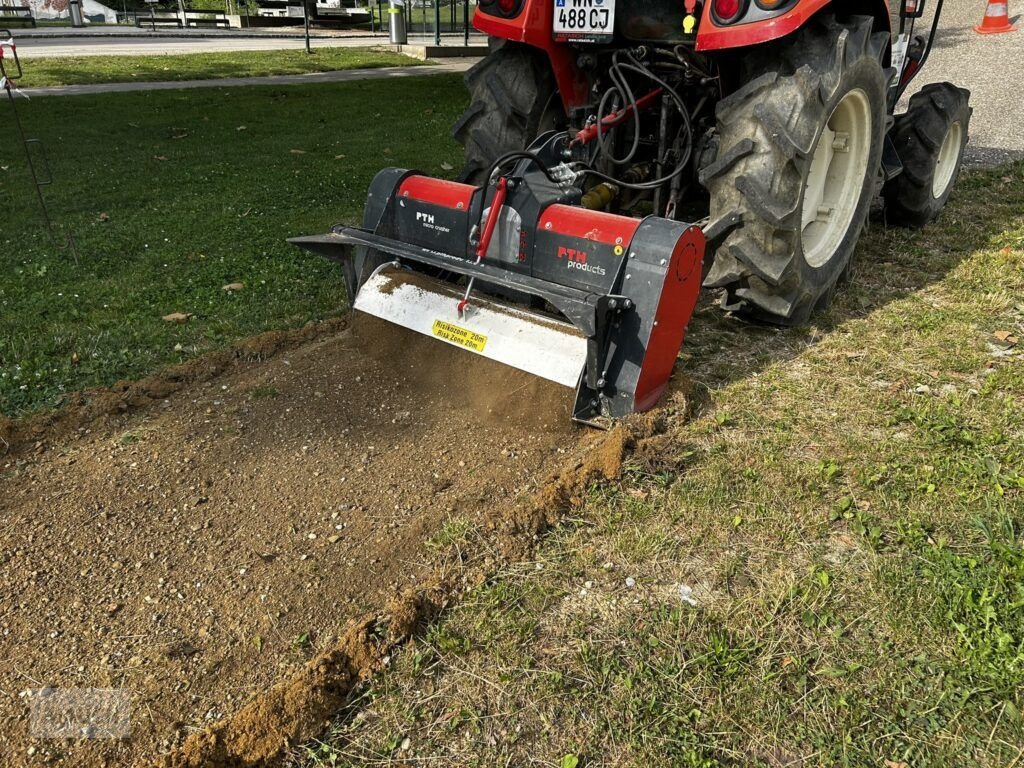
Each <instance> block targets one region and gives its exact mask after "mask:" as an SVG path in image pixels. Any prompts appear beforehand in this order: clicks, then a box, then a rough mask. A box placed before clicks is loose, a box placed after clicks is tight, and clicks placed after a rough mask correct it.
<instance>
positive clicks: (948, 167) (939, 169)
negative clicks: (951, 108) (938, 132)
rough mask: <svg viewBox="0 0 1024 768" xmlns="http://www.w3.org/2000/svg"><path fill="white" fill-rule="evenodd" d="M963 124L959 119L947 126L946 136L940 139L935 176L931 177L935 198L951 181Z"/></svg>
mask: <svg viewBox="0 0 1024 768" xmlns="http://www.w3.org/2000/svg"><path fill="white" fill-rule="evenodd" d="M963 130H964V129H963V126H961V125H960V123H959V121H958V122H955V123H953V124H952V125H951V126H949V130H948V131H947V132H946V138H945V139H943V141H942V147H941V148H940V149H939V156H938V157H937V158H936V160H935V176H934V178H933V179H932V197H934V198H935V199H936V200H938V199H939V198H941V197H942V196H943V195H944V194H946V190H948V189H949V185H950V184H952V183H953V174H954V172H955V171H956V165H957V161H958V160H959V159H960V147H961V146H962V144H963Z"/></svg>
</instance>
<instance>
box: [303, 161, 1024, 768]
mask: <svg viewBox="0 0 1024 768" xmlns="http://www.w3.org/2000/svg"><path fill="white" fill-rule="evenodd" d="M857 258H858V261H857V268H856V270H855V274H854V276H853V282H852V284H851V285H850V286H848V287H847V288H846V289H845V290H844V291H843V292H841V293H840V294H839V295H838V296H837V301H836V304H835V305H834V307H833V308H832V309H831V310H830V311H829V312H828V313H826V314H825V315H824V316H822V317H821V318H819V320H818V322H817V324H816V325H815V326H814V327H812V328H805V329H794V330H789V331H776V330H770V329H757V328H750V327H748V326H744V325H742V324H739V323H737V322H734V321H731V320H729V319H728V318H726V317H724V316H723V315H722V314H721V313H720V312H719V311H718V310H717V309H714V308H710V307H709V308H708V309H707V310H705V311H702V312H701V313H700V314H699V315H698V316H697V318H696V320H695V322H694V324H693V325H692V326H691V329H690V332H689V334H688V338H687V347H686V353H687V361H688V362H687V373H688V375H689V376H690V377H692V379H694V380H695V381H696V382H698V392H699V397H698V406H699V408H698V411H699V413H698V416H697V417H696V418H694V419H692V420H690V421H689V422H688V423H683V422H682V420H676V421H672V422H671V426H670V429H669V433H668V435H667V437H666V438H665V439H664V441H663V442H662V443H661V445H660V450H659V451H658V453H657V455H656V456H651V455H650V454H644V457H643V459H642V460H641V459H640V458H637V459H636V460H635V461H634V463H632V464H630V465H629V466H628V467H627V472H626V476H625V478H624V480H623V482H622V483H621V484H617V485H614V486H610V487H603V488H594V489H593V490H592V492H591V493H590V495H589V497H588V499H587V501H586V503H585V505H584V507H583V509H582V510H580V511H579V512H578V513H577V514H574V515H573V522H572V523H570V524H566V525H564V526H563V527H562V528H560V529H558V530H556V531H555V532H553V533H552V534H551V535H550V536H549V537H548V538H547V540H546V541H545V542H544V543H543V544H542V545H541V548H540V550H539V552H538V553H537V556H536V562H532V563H524V564H521V565H517V566H513V567H509V568H506V569H505V570H504V571H502V572H500V573H499V574H497V575H496V576H495V577H494V578H493V579H492V580H491V581H489V582H488V583H486V584H484V585H482V586H480V587H477V588H476V589H474V590H473V591H472V592H471V593H470V594H469V595H468V597H466V598H465V599H464V600H463V601H462V602H461V603H460V604H459V605H458V606H457V607H455V608H454V609H453V610H452V611H451V612H450V613H449V615H448V616H447V618H445V619H444V620H442V621H441V622H440V623H437V624H435V625H434V626H432V627H431V628H430V629H429V631H428V632H427V633H426V636H425V638H424V639H423V640H422V641H421V642H418V643H416V644H415V645H413V646H411V647H409V648H408V649H406V650H405V651H403V652H402V653H400V654H398V656H397V657H396V658H395V661H394V663H393V666H392V667H391V668H390V669H389V670H388V671H387V672H386V673H384V674H383V675H382V676H381V677H380V678H378V679H377V680H376V681H375V682H374V684H373V685H372V686H371V687H370V688H369V689H368V690H367V691H366V692H365V693H364V694H363V696H362V698H361V699H360V700H359V701H358V702H357V703H356V706H354V707H353V708H352V709H351V710H350V711H348V712H346V713H343V714H342V715H341V716H340V717H339V719H338V720H337V722H336V723H335V725H334V726H333V727H332V728H331V729H330V730H329V731H328V732H327V733H326V734H324V735H323V737H322V740H321V741H319V742H314V743H311V744H308V745H306V747H305V748H302V749H298V750H296V752H295V754H294V756H293V763H294V764H295V765H303V766H326V765H341V766H368V765H375V766H379V765H396V766H397V765H412V764H437V765H465V766H494V765H543V766H562V765H565V766H568V765H578V766H582V767H584V768H596V767H597V766H647V765H651V766H653V765H659V766H661V765H665V766H669V765H670V766H700V767H707V768H710V767H711V766H744V767H745V766H766V767H767V766H783V765H808V766H828V767H829V768H832V767H833V766H851V767H853V766H856V767H857V768H860V767H861V766H875V767H877V768H901V767H905V766H910V767H912V768H924V767H932V766H949V767H950V768H959V767H960V766H980V767H983V768H988V767H993V768H994V767H995V766H999V767H1000V768H1007V767H1008V766H1012V765H1020V764H1021V760H1022V759H1024V726H1022V721H1021V708H1022V706H1024V365H1021V352H1020V351H1019V350H1020V348H1019V347H1017V348H1014V349H1012V350H1009V353H1008V351H1007V350H1006V349H1005V348H1004V345H1003V344H1001V343H999V341H998V338H997V337H994V336H993V334H994V333H996V332H1002V331H1007V332H1011V333H1013V334H1014V335H1015V336H1017V337H1018V338H1020V339H1024V166H1021V165H1017V166H1014V167H1010V168H1006V169H1001V170H997V171H994V172H990V173H988V172H986V173H982V172H975V173H972V174H970V175H969V176H967V177H965V178H963V179H962V180H961V182H960V185H959V187H958V191H957V193H956V195H955V197H954V199H953V200H952V202H951V204H950V208H949V210H947V212H946V213H945V215H944V216H943V218H942V219H941V220H940V222H939V223H938V224H937V225H934V226H932V227H930V228H928V229H927V230H925V231H923V232H914V231H902V230H897V229H890V230H886V229H885V228H884V227H883V226H881V225H880V224H878V223H876V224H875V225H874V226H873V228H872V230H871V232H870V233H869V235H868V236H867V237H866V239H865V241H864V242H863V244H862V246H861V247H860V248H859V251H858V255H857ZM681 405H682V404H681V403H679V402H675V403H674V404H673V403H672V402H670V404H669V407H670V409H672V408H678V409H679V410H680V411H681V410H682V409H681ZM486 538H487V534H486V532H485V531H481V530H478V529H471V530H460V531H458V541H457V542H455V543H453V546H457V547H458V548H459V550H460V551H462V552H474V551H479V552H481V553H486V552H488V551H489V550H488V548H487V545H486ZM481 556H482V555H481ZM627 579H628V580H629V581H628V582H627ZM630 585H632V586H630ZM681 588H683V589H682V590H681ZM689 590H692V591H689ZM684 597H686V598H689V600H692V601H694V602H695V603H696V604H695V605H693V604H691V603H690V602H689V601H688V600H685V599H684ZM356 712H358V717H356V716H354V715H355V713H356ZM403 745H404V746H405V748H403Z"/></svg>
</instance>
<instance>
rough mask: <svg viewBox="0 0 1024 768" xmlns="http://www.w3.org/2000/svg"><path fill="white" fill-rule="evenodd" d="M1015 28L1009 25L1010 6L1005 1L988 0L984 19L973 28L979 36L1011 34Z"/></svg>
mask: <svg viewBox="0 0 1024 768" xmlns="http://www.w3.org/2000/svg"><path fill="white" fill-rule="evenodd" d="M1014 29H1016V27H1014V26H1013V24H1011V23H1010V4H1009V3H1008V2H1007V0H988V7H987V8H986V9H985V18H983V19H982V20H981V24H979V25H978V26H976V27H975V28H974V31H975V32H977V33H978V34H979V35H996V34H999V33H1000V32H1013V31H1014Z"/></svg>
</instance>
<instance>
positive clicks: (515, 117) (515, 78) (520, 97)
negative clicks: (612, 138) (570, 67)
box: [452, 40, 565, 184]
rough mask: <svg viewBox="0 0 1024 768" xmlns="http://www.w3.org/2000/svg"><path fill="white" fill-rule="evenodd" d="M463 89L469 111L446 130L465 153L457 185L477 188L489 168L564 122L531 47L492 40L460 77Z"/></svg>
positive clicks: (543, 65)
mask: <svg viewBox="0 0 1024 768" xmlns="http://www.w3.org/2000/svg"><path fill="white" fill-rule="evenodd" d="M466 88H467V89H468V90H469V94H470V99H471V101H470V105H469V109H467V110H466V111H465V113H463V115H462V117H461V118H459V120H458V122H456V123H455V126H454V127H453V128H452V135H453V136H454V137H455V138H456V140H458V141H459V143H461V144H462V145H463V146H464V147H465V149H466V165H465V167H464V168H463V170H462V173H461V174H459V180H460V181H464V182H466V183H469V184H482V183H483V182H484V178H483V177H484V175H485V174H486V173H487V169H488V168H489V167H490V165H491V163H493V162H494V161H495V160H497V159H498V158H499V157H501V156H502V155H504V154H507V153H509V152H515V151H518V150H522V149H526V148H527V147H528V146H530V145H531V144H532V143H533V140H534V139H535V138H537V136H538V135H540V134H541V133H543V132H544V131H548V130H551V129H554V128H556V127H557V126H558V125H559V124H560V123H562V122H564V121H565V112H564V110H563V108H562V102H561V100H560V99H559V98H558V90H557V87H556V85H555V78H554V74H553V73H552V71H551V64H550V63H549V62H548V60H547V57H546V56H545V55H544V53H543V52H542V51H539V50H537V49H536V48H531V47H529V46H525V45H518V44H516V43H511V42H507V41H504V40H495V41H492V48H491V51H490V53H488V54H487V57H486V58H484V59H483V61H480V62H479V63H477V64H476V65H474V66H473V68H472V69H470V70H469V71H468V72H467V73H466Z"/></svg>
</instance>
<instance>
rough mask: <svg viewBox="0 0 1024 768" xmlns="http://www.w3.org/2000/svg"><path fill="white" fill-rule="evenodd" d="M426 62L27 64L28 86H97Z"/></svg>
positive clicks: (334, 55) (352, 56)
mask: <svg viewBox="0 0 1024 768" xmlns="http://www.w3.org/2000/svg"><path fill="white" fill-rule="evenodd" d="M423 63H425V62H423V61H420V60H418V59H413V58H411V57H409V56H403V55H401V54H399V53H392V52H390V51H375V50H372V49H370V48H317V47H316V43H315V42H314V43H313V53H312V54H307V53H306V52H305V51H303V50H287V51H229V52H222V53H188V54H173V55H162V56H77V57H68V58H63V57H49V56H40V57H31V58H25V59H23V60H22V65H23V67H24V70H25V77H24V79H23V80H21V81H20V82H19V85H20V86H21V87H22V88H43V87H46V86H51V85H88V84H93V83H136V82H138V83H142V82H159V81H174V80H215V79H217V78H221V77H264V76H266V75H301V74H306V73H309V72H332V71H335V70H341V69H376V68H377V67H412V66H416V65H419V64H423Z"/></svg>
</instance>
